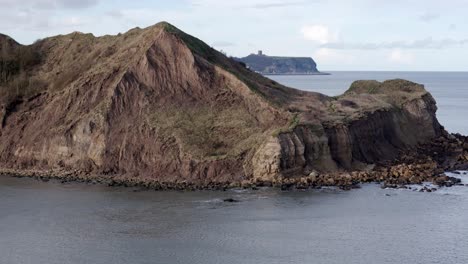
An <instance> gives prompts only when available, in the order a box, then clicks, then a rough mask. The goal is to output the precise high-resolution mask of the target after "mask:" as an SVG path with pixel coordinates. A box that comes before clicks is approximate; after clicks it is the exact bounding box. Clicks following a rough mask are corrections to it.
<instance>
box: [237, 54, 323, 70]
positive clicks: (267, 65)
mask: <svg viewBox="0 0 468 264" xmlns="http://www.w3.org/2000/svg"><path fill="white" fill-rule="evenodd" d="M236 60H238V61H241V62H243V63H245V64H246V66H247V67H249V68H250V69H252V70H253V71H256V72H259V73H261V74H318V73H319V71H318V70H317V64H316V63H315V61H314V60H313V59H312V58H307V57H276V56H266V55H261V54H259V55H255V54H251V55H249V56H247V57H244V58H236Z"/></svg>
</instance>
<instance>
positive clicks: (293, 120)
mask: <svg viewBox="0 0 468 264" xmlns="http://www.w3.org/2000/svg"><path fill="white" fill-rule="evenodd" d="M300 122H301V118H300V117H299V114H297V113H295V114H294V115H293V117H292V118H291V120H290V121H289V124H288V126H287V127H283V128H280V129H277V130H275V131H274V132H273V134H272V136H273V137H277V136H279V135H281V134H284V133H290V132H293V131H294V129H295V128H296V127H297V126H298V125H299V123H300Z"/></svg>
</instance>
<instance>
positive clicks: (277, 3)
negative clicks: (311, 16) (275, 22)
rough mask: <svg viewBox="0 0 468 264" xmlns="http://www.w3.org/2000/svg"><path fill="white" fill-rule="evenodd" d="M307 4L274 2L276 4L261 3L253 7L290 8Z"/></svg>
mask: <svg viewBox="0 0 468 264" xmlns="http://www.w3.org/2000/svg"><path fill="white" fill-rule="evenodd" d="M305 4H307V3H306V2H274V3H259V4H254V5H252V6H251V7H252V8H257V9H267V8H276V7H288V6H301V5H305Z"/></svg>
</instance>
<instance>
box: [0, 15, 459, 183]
mask: <svg viewBox="0 0 468 264" xmlns="http://www.w3.org/2000/svg"><path fill="white" fill-rule="evenodd" d="M5 43H6V44H5ZM0 44H1V45H0V48H1V49H0V54H3V55H2V56H3V57H2V56H0V58H1V59H2V61H0V64H2V63H3V64H2V65H18V67H16V68H15V67H10V68H9V67H6V66H5V67H3V68H2V69H7V70H8V72H6V73H5V74H4V75H5V76H6V77H5V78H4V79H2V80H3V82H0V124H1V130H0V168H2V169H1V171H3V173H4V174H15V175H18V176H19V175H26V176H34V177H41V178H50V177H52V178H61V179H65V180H66V179H68V180H85V181H88V180H90V181H91V180H92V181H104V182H107V183H110V184H117V183H118V184H122V183H125V184H127V185H133V184H137V183H138V184H141V185H145V186H147V187H151V188H153V187H154V188H156V189H158V188H159V187H161V185H163V186H166V187H167V186H169V187H171V186H185V187H187V188H189V186H193V188H195V186H197V187H203V186H205V187H210V186H211V187H213V186H223V187H225V186H238V185H242V184H244V185H248V184H252V183H255V184H257V183H258V184H260V185H261V184H266V185H285V184H286V185H288V184H289V183H288V182H291V183H299V182H303V183H304V182H305V183H307V184H306V185H307V186H315V185H327V184H328V185H345V184H344V182H346V183H347V184H346V185H349V184H348V183H354V182H357V181H362V180H365V178H363V177H364V176H359V175H361V174H362V175H364V173H367V174H369V175H373V174H374V173H380V172H381V171H382V170H383V169H382V168H387V169H389V168H392V167H390V166H396V165H395V164H396V162H398V164H404V161H403V160H402V158H403V155H402V154H401V153H409V152H408V151H409V150H411V151H413V152H411V153H414V155H412V157H413V158H415V157H416V156H418V155H423V156H424V157H425V158H430V159H432V161H433V162H434V164H436V165H430V166H429V165H427V166H429V167H431V166H432V167H431V168H433V170H431V172H430V173H429V172H428V171H429V169H427V170H426V169H424V171H426V172H427V173H426V174H432V175H431V177H432V176H434V175H436V174H437V175H438V174H440V171H436V169H439V168H440V167H441V166H442V165H441V164H442V163H443V162H440V161H439V160H437V157H436V156H437V155H434V154H433V153H432V154H430V153H429V154H428V153H424V151H423V150H418V147H420V146H423V145H424V144H426V145H427V144H429V143H432V142H433V140H434V139H436V138H442V139H444V140H442V141H443V142H449V141H450V139H449V135H447V133H446V132H445V131H444V129H443V127H442V126H441V125H440V124H439V123H438V121H437V119H436V117H435V112H436V110H437V108H436V103H435V101H434V99H433V98H432V96H431V95H430V94H429V93H428V92H427V91H426V90H425V89H424V87H423V86H422V85H419V84H416V83H412V82H409V81H404V80H390V81H386V82H383V83H380V82H376V81H358V82H355V83H354V84H353V85H352V86H351V87H350V89H349V90H348V91H347V92H346V93H345V94H343V95H341V96H338V97H328V96H325V95H322V94H319V93H312V92H304V91H299V90H296V89H292V88H288V87H285V86H282V85H280V84H278V83H276V82H274V81H272V80H269V79H267V78H265V77H263V76H261V75H258V74H256V73H254V72H252V71H250V70H248V69H246V68H245V67H244V66H243V65H242V64H240V63H238V62H236V61H234V60H231V59H229V58H227V57H225V56H224V55H222V54H221V53H219V52H217V51H216V50H214V49H212V48H210V47H209V46H207V45H206V44H204V43H203V42H202V41H200V40H198V39H196V38H194V37H192V36H189V35H187V34H185V33H183V32H182V31H180V30H178V29H177V28H175V27H173V26H172V25H170V24H168V23H164V22H163V23H159V24H157V25H155V26H152V27H149V28H146V29H139V28H136V29H132V30H130V31H129V32H127V33H125V34H119V35H117V36H103V37H94V36H93V35H91V34H82V33H78V32H75V33H72V34H69V35H64V36H56V37H51V38H47V39H43V40H40V41H38V42H36V43H34V44H33V45H30V46H22V45H20V44H18V43H16V42H15V41H13V40H12V39H11V38H9V37H6V36H4V35H0ZM17 51H21V52H17ZM12 54H30V55H28V56H26V57H24V56H23V57H24V58H23V57H21V56H20V55H17V56H15V55H12ZM36 56H39V58H40V59H37V60H36ZM30 57H31V58H34V59H30ZM425 149H426V150H427V149H428V148H425ZM445 151H446V152H449V151H451V149H449V150H445ZM443 153H445V152H440V153H439V154H438V155H443ZM467 157H468V156H467ZM432 161H431V162H432ZM414 162H415V163H417V162H416V161H415V160H414ZM418 162H419V160H418ZM402 166H403V165H402ZM415 166H416V165H415ZM421 166H422V165H421ZM424 166H426V165H424ZM424 168H426V167H424ZM343 175H344V176H343ZM356 175H358V176H356ZM376 175H377V174H376ZM379 175H381V174H379ZM384 175H386V174H384ZM392 175H393V174H392ZM343 177H344V178H343ZM379 177H380V176H379ZM379 177H377V176H369V180H379V179H380V178H379ZM385 177H387V178H392V177H393V176H391V177H390V176H385ZM407 178H408V177H407ZM416 180H419V178H417V179H416ZM416 180H414V181H416ZM341 182H343V183H341ZM305 183H304V184H305ZM158 186H159V187H158ZM171 188H172V187H171ZM174 188H175V187H174ZM190 188H191V187H190Z"/></svg>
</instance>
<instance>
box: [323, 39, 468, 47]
mask: <svg viewBox="0 0 468 264" xmlns="http://www.w3.org/2000/svg"><path fill="white" fill-rule="evenodd" d="M466 44H468V39H451V38H446V39H439V40H437V39H433V38H432V37H428V38H424V39H418V40H413V41H392V42H367V43H359V42H354V43H353V42H351V43H347V42H329V43H324V44H322V46H321V47H322V48H329V49H349V50H377V49H444V48H448V47H453V46H463V45H466Z"/></svg>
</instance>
